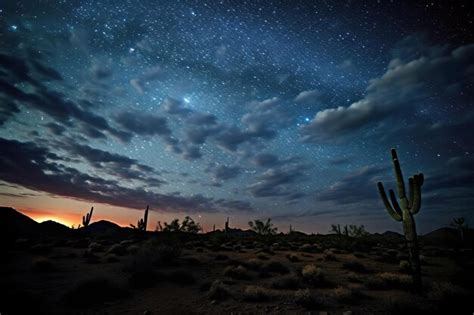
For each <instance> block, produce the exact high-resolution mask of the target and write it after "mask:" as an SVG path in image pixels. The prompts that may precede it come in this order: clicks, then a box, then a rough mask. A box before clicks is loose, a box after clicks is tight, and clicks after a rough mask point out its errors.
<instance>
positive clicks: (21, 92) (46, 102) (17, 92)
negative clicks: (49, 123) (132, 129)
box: [0, 54, 131, 141]
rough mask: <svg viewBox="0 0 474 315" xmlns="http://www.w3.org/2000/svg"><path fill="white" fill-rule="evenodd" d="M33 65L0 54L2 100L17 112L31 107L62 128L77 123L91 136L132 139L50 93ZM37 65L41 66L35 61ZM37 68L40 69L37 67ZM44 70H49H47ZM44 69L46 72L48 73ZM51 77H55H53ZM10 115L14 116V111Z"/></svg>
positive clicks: (127, 134)
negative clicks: (103, 133) (101, 135)
mask: <svg viewBox="0 0 474 315" xmlns="http://www.w3.org/2000/svg"><path fill="white" fill-rule="evenodd" d="M31 63H33V61H31V60H28V59H22V58H17V57H13V56H9V55H5V54H0V68H2V69H3V70H4V71H1V72H0V96H3V97H5V98H7V99H9V100H10V101H11V102H13V103H14V104H15V105H16V107H17V108H21V107H23V106H29V107H30V108H34V109H36V110H39V111H41V112H43V113H45V114H47V115H48V116H50V117H51V118H53V119H54V120H56V122H57V123H59V124H62V125H68V126H73V125H74V123H75V122H79V123H80V124H81V125H86V129H85V130H86V131H88V132H89V133H90V134H95V135H99V134H100V133H102V132H108V133H109V134H111V135H113V136H115V137H117V138H119V139H120V140H122V141H128V140H129V139H130V137H131V135H130V134H129V133H126V132H123V131H120V130H116V129H115V128H113V127H112V126H110V125H109V124H108V122H107V120H106V119H105V118H103V117H101V116H98V115H96V114H94V113H92V112H90V111H88V110H87V109H84V108H82V107H81V106H80V105H78V103H77V102H76V101H75V100H74V99H73V98H71V97H67V96H65V95H64V94H63V93H61V92H58V91H54V90H51V89H50V88H49V87H47V86H46V85H44V84H43V83H41V82H40V81H39V80H37V79H35V78H33V76H32V75H35V74H38V73H37V70H36V71H35V70H34V69H35V68H34V66H31V67H30V66H29V64H31ZM35 63H38V62H37V61H35ZM37 68H38V65H36V69H37ZM45 69H49V68H46V67H45ZM45 69H43V72H45V71H46V70H45ZM48 71H50V72H51V71H52V70H51V69H50V70H48ZM45 75H46V74H45V73H43V74H42V76H45ZM50 76H52V77H54V75H51V74H50ZM16 83H22V84H21V85H20V84H16ZM11 113H15V111H12V112H11ZM11 116H12V115H10V116H9V118H11ZM4 117H5V115H4Z"/></svg>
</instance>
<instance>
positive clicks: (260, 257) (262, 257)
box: [257, 254, 270, 260]
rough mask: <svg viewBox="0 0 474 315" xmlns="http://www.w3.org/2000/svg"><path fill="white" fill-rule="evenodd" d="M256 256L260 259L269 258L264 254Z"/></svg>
mask: <svg viewBox="0 0 474 315" xmlns="http://www.w3.org/2000/svg"><path fill="white" fill-rule="evenodd" d="M257 258H258V259H260V260H269V259H270V258H268V256H267V255H264V254H258V255H257Z"/></svg>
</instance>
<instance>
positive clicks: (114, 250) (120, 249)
mask: <svg viewBox="0 0 474 315" xmlns="http://www.w3.org/2000/svg"><path fill="white" fill-rule="evenodd" d="M107 253H108V254H115V255H118V256H123V255H125V254H126V253H127V250H126V249H125V246H123V245H121V244H114V245H112V246H111V247H110V248H109V250H108V251H107Z"/></svg>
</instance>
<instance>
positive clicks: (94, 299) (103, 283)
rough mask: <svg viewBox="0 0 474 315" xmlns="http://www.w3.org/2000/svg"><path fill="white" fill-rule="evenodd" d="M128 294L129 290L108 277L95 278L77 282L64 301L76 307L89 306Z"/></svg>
mask: <svg viewBox="0 0 474 315" xmlns="http://www.w3.org/2000/svg"><path fill="white" fill-rule="evenodd" d="M126 296H127V291H125V290H124V289H122V288H121V287H119V286H118V285H117V284H116V283H114V282H113V281H111V280H109V279H107V278H94V279H89V280H86V281H83V282H81V283H79V284H77V285H76V286H75V287H74V288H72V289H71V290H70V291H69V292H67V293H66V294H65V295H64V297H63V301H64V302H65V304H66V305H68V306H71V307H74V308H89V307H92V306H96V305H100V304H102V303H104V302H108V301H113V300H117V299H120V298H123V297H126Z"/></svg>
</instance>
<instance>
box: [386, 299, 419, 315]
mask: <svg viewBox="0 0 474 315" xmlns="http://www.w3.org/2000/svg"><path fill="white" fill-rule="evenodd" d="M383 308H384V312H385V314H388V315H399V314H428V313H427V312H426V310H423V309H422V306H421V305H420V303H419V302H418V301H417V300H416V299H413V298H412V297H406V296H397V297H393V296H390V297H389V298H388V299H387V300H385V301H384V302H383Z"/></svg>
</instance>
